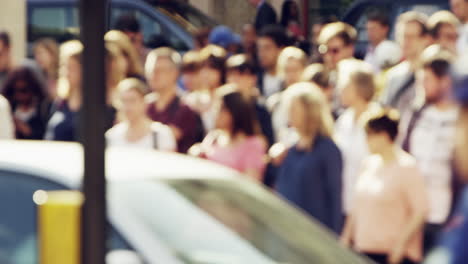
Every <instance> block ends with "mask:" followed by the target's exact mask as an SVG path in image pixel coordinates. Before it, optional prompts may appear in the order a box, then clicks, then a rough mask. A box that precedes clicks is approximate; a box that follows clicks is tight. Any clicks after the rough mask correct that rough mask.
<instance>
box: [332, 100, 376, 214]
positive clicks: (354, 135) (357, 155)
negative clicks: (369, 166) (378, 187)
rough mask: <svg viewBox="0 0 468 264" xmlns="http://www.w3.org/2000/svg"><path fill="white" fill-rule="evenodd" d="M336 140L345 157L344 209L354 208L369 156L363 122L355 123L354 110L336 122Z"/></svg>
mask: <svg viewBox="0 0 468 264" xmlns="http://www.w3.org/2000/svg"><path fill="white" fill-rule="evenodd" d="M334 139H335V142H336V144H337V145H338V147H339V149H340V150H341V153H342V155H343V194H342V197H343V209H344V213H346V214H347V213H349V211H350V209H351V208H352V203H353V198H354V191H355V185H356V182H357V179H358V175H359V173H360V170H361V166H362V163H363V161H364V159H365V158H367V157H368V156H369V154H370V153H369V148H368V146H367V140H366V131H365V129H364V125H363V123H362V122H359V121H358V122H356V121H355V113H354V110H353V109H351V108H348V109H347V110H346V111H345V112H344V113H343V114H342V115H341V116H340V117H339V118H338V120H337V121H336V124H335V131H334Z"/></svg>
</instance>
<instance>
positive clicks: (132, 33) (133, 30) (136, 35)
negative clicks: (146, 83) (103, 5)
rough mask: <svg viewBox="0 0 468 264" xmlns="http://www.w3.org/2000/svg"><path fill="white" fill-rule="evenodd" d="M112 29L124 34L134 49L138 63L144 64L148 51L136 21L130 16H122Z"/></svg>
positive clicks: (138, 23)
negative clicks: (138, 59)
mask: <svg viewBox="0 0 468 264" xmlns="http://www.w3.org/2000/svg"><path fill="white" fill-rule="evenodd" d="M114 28H115V29H116V30H119V31H122V32H123V33H125V34H126V35H127V36H128V38H129V39H130V42H131V43H132V44H133V46H134V47H135V49H136V51H137V54H138V57H139V58H140V63H141V64H142V65H144V64H145V61H146V56H148V53H149V50H148V49H147V48H146V47H145V44H144V37H143V33H142V32H141V25H140V22H138V19H137V18H136V17H135V16H134V15H132V14H124V15H121V16H119V17H118V18H117V21H116V22H115V25H114Z"/></svg>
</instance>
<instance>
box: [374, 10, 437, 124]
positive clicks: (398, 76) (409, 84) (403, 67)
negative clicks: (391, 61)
mask: <svg viewBox="0 0 468 264" xmlns="http://www.w3.org/2000/svg"><path fill="white" fill-rule="evenodd" d="M426 22H427V16H426V15H424V14H423V13H419V12H416V11H409V12H406V13H403V14H401V15H400V16H399V17H398V20H397V24H396V33H395V34H396V35H395V37H396V40H397V42H398V43H399V44H400V46H401V50H402V55H403V58H404V61H402V62H401V63H399V64H398V65H396V66H395V67H393V69H392V70H391V71H390V72H389V73H388V75H387V84H386V86H385V88H384V90H383V91H382V96H381V98H380V101H381V102H382V103H383V104H384V105H386V106H390V107H393V108H396V109H397V110H398V111H399V112H400V113H401V115H402V116H404V115H406V112H408V111H410V109H411V106H412V103H413V101H414V99H415V98H416V97H417V89H416V87H415V74H414V73H415V71H416V68H417V67H418V62H419V57H420V55H421V53H422V51H423V50H424V49H425V48H426V47H427V46H428V45H429V42H430V38H429V35H428V30H427V27H426Z"/></svg>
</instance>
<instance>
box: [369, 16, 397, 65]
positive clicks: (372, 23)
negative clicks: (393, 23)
mask: <svg viewBox="0 0 468 264" xmlns="http://www.w3.org/2000/svg"><path fill="white" fill-rule="evenodd" d="M366 30H367V37H368V39H369V46H368V47H367V51H366V54H365V58H364V61H366V62H367V63H369V64H370V65H372V67H373V69H374V72H375V73H379V72H380V71H381V70H382V69H381V67H380V65H379V63H378V59H377V55H376V51H377V49H378V47H379V46H380V45H385V44H387V43H390V45H392V44H393V45H396V44H395V43H394V42H393V41H390V40H388V34H389V32H390V20H389V18H388V16H387V15H386V14H385V12H383V11H380V10H379V11H373V12H371V13H369V14H368V16H367V24H366ZM387 45H389V44H387Z"/></svg>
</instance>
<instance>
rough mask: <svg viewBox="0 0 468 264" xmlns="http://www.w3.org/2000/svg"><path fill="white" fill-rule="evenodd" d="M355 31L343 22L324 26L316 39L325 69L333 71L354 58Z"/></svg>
mask: <svg viewBox="0 0 468 264" xmlns="http://www.w3.org/2000/svg"><path fill="white" fill-rule="evenodd" d="M356 39H357V33H356V30H355V29H354V28H353V27H352V26H350V25H348V24H346V23H343V22H334V23H330V24H327V25H325V27H324V28H323V29H322V31H321V32H320V35H319V37H318V42H319V52H320V54H321V55H322V57H323V61H324V64H325V66H326V67H327V69H329V70H335V69H336V66H337V65H338V63H339V62H340V61H342V60H344V59H349V58H352V57H353V56H354V44H355V42H356Z"/></svg>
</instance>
